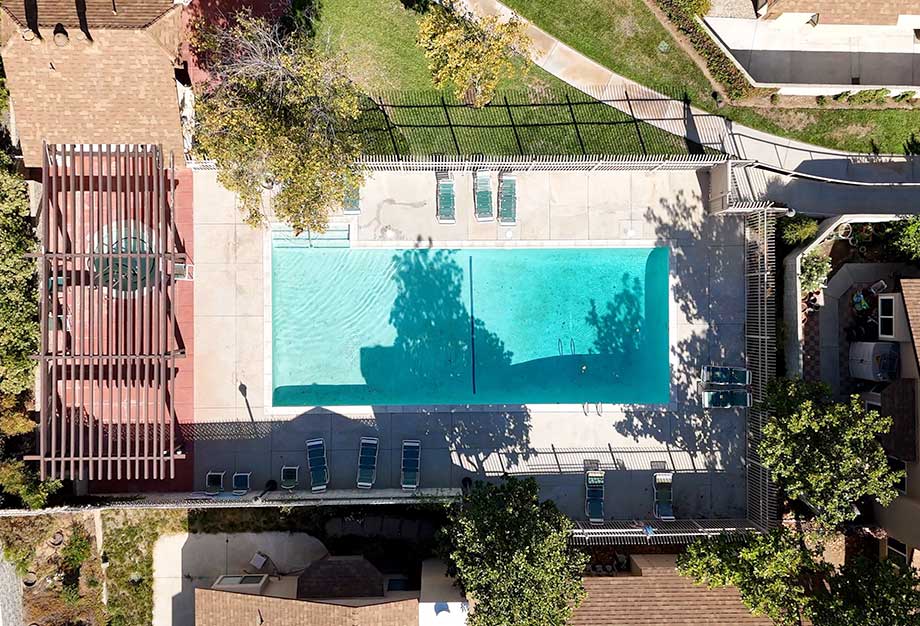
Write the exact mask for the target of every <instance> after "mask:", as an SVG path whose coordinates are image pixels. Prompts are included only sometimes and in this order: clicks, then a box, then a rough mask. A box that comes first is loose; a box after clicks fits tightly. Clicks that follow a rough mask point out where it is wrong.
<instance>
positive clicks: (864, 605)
mask: <svg viewBox="0 0 920 626" xmlns="http://www.w3.org/2000/svg"><path fill="white" fill-rule="evenodd" d="M828 586H829V592H828V593H823V594H818V595H816V597H815V602H814V605H813V607H812V610H811V619H812V622H813V623H814V624H815V625H816V626H920V575H918V573H917V570H915V569H913V568H911V567H908V568H904V569H902V568H900V567H898V566H896V565H894V564H893V563H891V562H890V561H875V560H870V559H867V558H864V557H857V558H856V559H854V561H853V562H852V563H847V564H845V565H844V566H843V567H841V568H840V569H839V570H837V571H835V572H834V574H833V575H832V576H830V578H829V579H828Z"/></svg>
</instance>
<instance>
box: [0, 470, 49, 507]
mask: <svg viewBox="0 0 920 626" xmlns="http://www.w3.org/2000/svg"><path fill="white" fill-rule="evenodd" d="M0 487H2V488H3V491H5V492H7V493H9V494H12V495H14V496H18V497H19V499H21V500H22V501H23V503H24V504H25V505H26V506H27V507H29V508H30V509H40V508H42V507H43V506H45V504H47V503H48V496H50V495H51V494H53V493H54V492H55V491H57V490H58V489H60V488H61V481H59V480H45V481H39V480H38V478H36V476H35V474H34V473H33V472H30V471H29V470H28V469H27V468H26V466H25V463H23V462H22V461H0Z"/></svg>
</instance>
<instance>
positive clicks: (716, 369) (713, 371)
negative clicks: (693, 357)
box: [703, 365, 751, 385]
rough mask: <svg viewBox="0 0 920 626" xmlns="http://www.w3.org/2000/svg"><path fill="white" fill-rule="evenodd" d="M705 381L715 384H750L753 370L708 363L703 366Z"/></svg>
mask: <svg viewBox="0 0 920 626" xmlns="http://www.w3.org/2000/svg"><path fill="white" fill-rule="evenodd" d="M703 382H704V383H712V384H714V385H750V384H751V372H750V370H748V369H745V368H743V367H725V366H717V365H707V366H705V367H704V368H703Z"/></svg>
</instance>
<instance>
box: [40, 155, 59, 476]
mask: <svg viewBox="0 0 920 626" xmlns="http://www.w3.org/2000/svg"><path fill="white" fill-rule="evenodd" d="M49 148H50V150H51V156H52V166H53V168H54V176H52V178H51V198H52V201H51V211H50V212H49V214H48V216H49V218H50V222H51V225H50V228H51V233H50V235H49V238H48V241H49V243H50V245H51V249H50V252H51V254H52V257H51V289H50V291H51V310H52V313H51V314H52V315H53V316H54V317H53V321H54V332H53V333H52V335H51V355H52V358H51V361H50V363H51V394H50V395H49V396H48V402H50V404H51V407H50V408H51V450H50V469H51V474H50V478H51V479H52V480H54V479H55V478H57V477H58V474H57V443H58V442H57V436H58V435H57V424H58V410H57V393H58V390H57V378H58V376H57V360H56V359H57V352H58V334H59V333H58V322H57V313H58V308H57V305H58V284H57V283H58V257H57V256H55V255H56V254H57V252H58V232H57V229H58V228H60V226H59V220H58V216H59V213H58V210H59V203H60V198H59V197H58V179H59V177H60V166H59V163H58V154H57V148H56V147H49ZM43 288H44V289H48V285H44V286H43Z"/></svg>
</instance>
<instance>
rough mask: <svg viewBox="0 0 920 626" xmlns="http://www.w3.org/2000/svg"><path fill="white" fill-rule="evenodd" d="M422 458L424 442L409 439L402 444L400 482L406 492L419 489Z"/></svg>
mask: <svg viewBox="0 0 920 626" xmlns="http://www.w3.org/2000/svg"><path fill="white" fill-rule="evenodd" d="M421 457H422V442H421V441H417V440H415V439H407V440H405V441H403V443H402V464H401V465H402V467H401V471H400V477H399V482H400V483H401V485H402V488H403V489H404V490H405V491H415V490H416V489H418V482H419V480H418V479H419V465H420V463H421V460H422V459H421Z"/></svg>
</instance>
